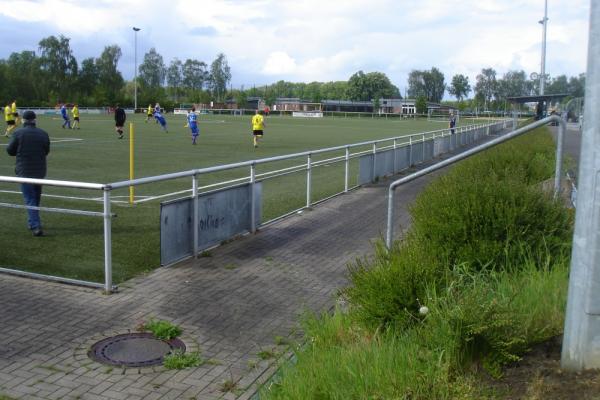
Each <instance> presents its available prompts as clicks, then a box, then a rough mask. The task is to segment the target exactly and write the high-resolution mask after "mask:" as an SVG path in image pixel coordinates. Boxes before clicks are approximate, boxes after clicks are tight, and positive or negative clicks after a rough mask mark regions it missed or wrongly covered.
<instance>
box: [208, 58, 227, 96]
mask: <svg viewBox="0 0 600 400" xmlns="http://www.w3.org/2000/svg"><path fill="white" fill-rule="evenodd" d="M230 80H231V69H230V68H229V64H227V57H225V54H223V53H219V54H218V55H217V58H216V59H215V60H214V61H213V62H212V63H211V64H210V89H211V91H212V94H213V96H214V97H215V98H216V99H217V100H218V101H223V99H224V98H225V93H226V91H227V85H228V84H229V81H230Z"/></svg>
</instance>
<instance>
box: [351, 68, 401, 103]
mask: <svg viewBox="0 0 600 400" xmlns="http://www.w3.org/2000/svg"><path fill="white" fill-rule="evenodd" d="M347 94H348V97H349V98H350V100H357V101H371V100H373V101H377V102H379V98H380V97H385V98H398V97H400V91H399V90H398V88H397V87H396V86H394V85H393V84H392V83H391V82H390V80H389V78H388V77H387V76H386V75H385V74H384V73H381V72H369V73H367V74H365V73H364V72H363V71H358V72H357V73H355V74H354V75H352V76H351V77H350V79H349V80H348V91H347Z"/></svg>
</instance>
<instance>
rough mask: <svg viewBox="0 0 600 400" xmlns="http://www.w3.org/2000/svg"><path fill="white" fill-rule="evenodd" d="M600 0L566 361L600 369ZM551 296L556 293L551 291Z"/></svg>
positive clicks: (595, 8)
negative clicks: (599, 228) (599, 227)
mask: <svg viewBox="0 0 600 400" xmlns="http://www.w3.org/2000/svg"><path fill="white" fill-rule="evenodd" d="M599 35H600V0H592V1H591V10H590V32H589V38H588V61H587V62H588V64H587V73H586V76H585V77H586V79H585V102H584V104H585V106H584V107H585V109H584V116H585V118H584V120H583V131H582V134H581V155H580V159H579V175H578V176H577V184H578V188H577V189H578V190H577V208H576V209H577V212H576V213H575V232H574V234H573V251H572V254H571V271H570V277H569V295H568V299H567V313H566V316H565V332H564V336H563V345H562V358H561V365H562V367H563V368H564V369H568V370H574V371H581V370H584V369H592V368H600V232H599V231H598V226H600V213H598V210H599V209H600V185H599V182H598V176H599V175H600V158H599V157H598V154H599V153H600V113H598V106H599V105H600V42H599V41H598V40H596V38H598V36H599ZM548 295H549V296H551V295H552V294H551V293H548Z"/></svg>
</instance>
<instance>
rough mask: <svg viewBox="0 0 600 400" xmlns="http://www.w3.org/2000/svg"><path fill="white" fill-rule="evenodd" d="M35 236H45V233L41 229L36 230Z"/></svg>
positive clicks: (34, 231)
mask: <svg viewBox="0 0 600 400" xmlns="http://www.w3.org/2000/svg"><path fill="white" fill-rule="evenodd" d="M32 233H33V236H37V237H39V236H44V231H42V230H41V229H40V228H36V229H34V230H33V231H32Z"/></svg>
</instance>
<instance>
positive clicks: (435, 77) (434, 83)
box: [425, 67, 446, 103]
mask: <svg viewBox="0 0 600 400" xmlns="http://www.w3.org/2000/svg"><path fill="white" fill-rule="evenodd" d="M425 87H426V88H427V93H428V94H429V96H428V97H427V99H428V100H429V101H432V102H435V103H439V102H441V101H442V98H443V97H444V92H445V91H446V84H445V83H444V74H442V72H441V71H440V70H439V69H437V68H435V67H432V68H431V70H430V71H427V72H426V73H425Z"/></svg>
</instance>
